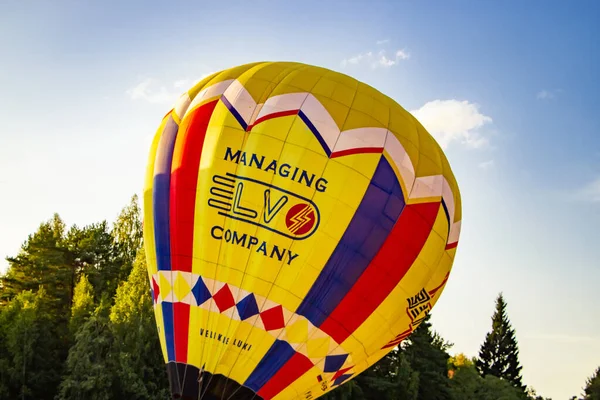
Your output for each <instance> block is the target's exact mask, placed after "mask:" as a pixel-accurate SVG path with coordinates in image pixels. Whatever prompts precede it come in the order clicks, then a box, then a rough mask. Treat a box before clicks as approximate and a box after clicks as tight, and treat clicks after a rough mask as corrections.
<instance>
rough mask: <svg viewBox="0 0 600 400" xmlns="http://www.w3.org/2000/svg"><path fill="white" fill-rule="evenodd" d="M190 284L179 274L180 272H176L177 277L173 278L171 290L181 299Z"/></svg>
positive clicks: (188, 290) (185, 294)
mask: <svg viewBox="0 0 600 400" xmlns="http://www.w3.org/2000/svg"><path fill="white" fill-rule="evenodd" d="M190 290H191V289H190V285H189V283H188V282H187V280H186V279H185V277H184V276H183V275H182V274H181V272H178V273H177V278H175V284H174V285H173V291H174V292H175V296H177V299H178V300H179V301H181V300H183V298H185V296H187V295H188V293H189V292H190Z"/></svg>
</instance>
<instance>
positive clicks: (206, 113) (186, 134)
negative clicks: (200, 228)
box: [170, 100, 217, 272]
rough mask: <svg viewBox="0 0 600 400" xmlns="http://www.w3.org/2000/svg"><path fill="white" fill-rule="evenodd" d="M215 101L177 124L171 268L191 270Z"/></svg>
mask: <svg viewBox="0 0 600 400" xmlns="http://www.w3.org/2000/svg"><path fill="white" fill-rule="evenodd" d="M216 104H217V101H216V100H215V101H212V102H210V103H207V104H204V105H202V106H200V107H198V108H196V109H195V110H193V111H192V112H191V113H190V115H189V116H186V117H185V119H184V121H182V124H181V127H180V128H179V135H177V141H176V142H175V151H174V152H173V166H172V169H171V200H170V204H171V209H170V214H171V215H170V219H171V223H170V229H171V270H172V271H186V272H192V253H193V242H194V213H195V208H196V186H197V183H198V170H199V166H200V155H201V154H202V146H203V144H204V137H205V135H206V128H207V127H208V122H209V121H210V116H211V115H212V113H213V110H214V109H215V106H216Z"/></svg>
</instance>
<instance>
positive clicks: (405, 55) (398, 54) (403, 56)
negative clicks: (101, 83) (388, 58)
mask: <svg viewBox="0 0 600 400" xmlns="http://www.w3.org/2000/svg"><path fill="white" fill-rule="evenodd" d="M409 58H410V54H408V53H407V52H406V51H404V50H398V51H397V52H396V59H400V60H408V59H409Z"/></svg>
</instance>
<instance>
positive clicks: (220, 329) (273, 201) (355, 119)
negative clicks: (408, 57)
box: [144, 62, 461, 400]
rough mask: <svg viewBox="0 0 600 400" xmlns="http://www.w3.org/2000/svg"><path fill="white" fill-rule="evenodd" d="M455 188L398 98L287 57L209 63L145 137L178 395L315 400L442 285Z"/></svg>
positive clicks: (456, 205) (151, 224)
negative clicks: (217, 66) (215, 67)
mask: <svg viewBox="0 0 600 400" xmlns="http://www.w3.org/2000/svg"><path fill="white" fill-rule="evenodd" d="M460 223H461V200H460V194H459V189H458V186H457V183H456V180H455V178H454V176H453V174H452V171H451V168H450V165H449V163H448V160H447V159H446V157H445V155H444V153H443V152H442V150H441V148H440V146H439V145H438V144H437V142H436V141H435V139H433V137H432V136H431V135H430V134H429V133H428V132H427V131H426V130H425V129H424V128H423V126H422V125H421V124H420V123H419V122H418V121H417V120H416V119H415V118H414V117H413V116H412V115H411V114H410V113H408V112H407V111H406V110H404V109H403V108H402V107H401V106H400V105H398V104H397V103H396V102H395V101H394V100H392V99H391V98H389V97H387V96H386V95H384V94H382V93H380V92H379V91H378V90H376V89H374V88H372V87H370V86H368V85H367V84H365V83H362V82H359V81H357V80H356V79H353V78H351V77H349V76H347V75H344V74H341V73H338V72H334V71H331V70H328V69H325V68H321V67H317V66H311V65H306V64H301V63H293V62H257V63H251V64H246V65H241V66H237V67H234V68H231V69H227V70H224V71H221V72H218V73H214V74H212V75H210V76H208V77H206V78H204V79H203V80H202V81H200V82H199V83H197V84H195V85H194V86H193V87H192V88H191V89H190V90H188V91H187V92H186V93H184V94H183V95H182V96H181V97H180V98H179V100H178V101H177V102H176V104H175V105H174V107H173V109H172V110H170V111H169V112H168V113H167V114H166V115H165V116H164V118H163V119H162V122H161V124H160V126H159V128H158V130H157V132H156V135H155V137H154V140H153V142H152V145H151V149H150V155H149V160H148V165H147V173H146V180H145V189H144V243H145V251H146V255H147V261H148V274H149V280H150V287H151V291H152V298H153V302H154V310H155V317H156V323H157V327H158V335H159V338H160V343H161V346H162V352H163V356H164V360H165V363H166V366H167V371H168V374H169V380H170V385H171V392H172V397H173V398H174V399H178V398H179V399H199V398H204V399H256V400H258V399H265V400H266V399H277V400H279V399H303V400H304V399H316V398H318V397H320V396H322V395H323V394H325V393H327V392H329V391H331V390H335V388H337V387H339V386H340V385H342V384H344V383H346V382H349V381H350V380H351V379H353V378H354V377H356V376H357V375H358V374H360V373H361V372H362V371H364V370H365V369H367V368H369V366H371V365H373V364H374V363H376V362H377V361H378V360H379V359H381V358H382V357H383V356H384V355H385V354H387V353H388V352H389V351H391V350H392V349H393V348H394V347H395V346H397V345H398V344H399V343H400V342H402V341H403V340H404V339H406V338H407V337H408V336H409V335H410V334H411V332H413V331H414V330H415V329H416V327H417V326H418V325H419V323H420V322H421V321H422V320H423V318H424V317H425V316H426V315H427V313H428V312H429V311H430V310H431V308H432V307H433V306H434V304H435V303H436V302H437V300H438V299H439V297H440V294H441V292H442V290H443V288H444V286H445V284H446V282H447V280H448V277H449V274H450V270H451V267H452V264H453V260H454V256H455V252H456V247H457V243H458V237H459V231H460Z"/></svg>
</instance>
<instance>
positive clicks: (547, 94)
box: [535, 89, 560, 100]
mask: <svg viewBox="0 0 600 400" xmlns="http://www.w3.org/2000/svg"><path fill="white" fill-rule="evenodd" d="M558 93H560V90H546V89H544V90H540V91H539V92H538V93H537V95H536V96H535V97H536V98H537V99H538V100H553V99H556V97H557V96H558Z"/></svg>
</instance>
